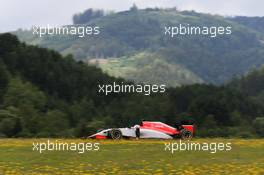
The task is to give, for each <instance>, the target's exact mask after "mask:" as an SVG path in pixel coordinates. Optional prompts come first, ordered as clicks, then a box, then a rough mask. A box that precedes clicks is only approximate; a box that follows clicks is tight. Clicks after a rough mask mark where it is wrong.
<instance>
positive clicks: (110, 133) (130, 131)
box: [89, 121, 194, 139]
mask: <svg viewBox="0 0 264 175" xmlns="http://www.w3.org/2000/svg"><path fill="white" fill-rule="evenodd" d="M193 135H194V124H177V125H176V127H172V126H169V125H167V124H165V123H162V122H151V121H143V122H141V124H140V125H135V126H134V127H130V128H110V129H104V130H101V131H98V132H97V133H96V134H93V135H91V136H89V138H95V139H107V138H109V139H121V138H137V137H138V138H144V139H145V138H155V139H173V138H177V137H181V138H182V139H191V138H192V137H193Z"/></svg>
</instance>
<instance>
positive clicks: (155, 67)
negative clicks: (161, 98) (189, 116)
mask: <svg viewBox="0 0 264 175" xmlns="http://www.w3.org/2000/svg"><path fill="white" fill-rule="evenodd" d="M92 61H93V60H92ZM95 61H96V60H95ZM96 63H98V62H96ZM99 66H100V67H101V68H102V69H103V70H104V71H105V72H107V73H108V74H110V75H112V76H115V77H124V78H125V79H128V80H132V81H134V82H143V83H145V84H156V83H158V84H165V85H167V86H172V87H175V86H180V85H183V84H185V85H188V84H195V83H202V82H203V80H202V79H200V78H199V77H198V76H197V75H195V74H194V73H193V72H191V71H190V70H188V69H187V68H185V67H183V66H182V65H180V64H174V63H168V61H166V60H165V59H162V57H160V56H159V55H157V54H150V53H144V52H143V53H139V54H137V55H134V56H131V57H121V58H116V59H113V58H112V59H107V60H106V61H105V62H100V61H99Z"/></svg>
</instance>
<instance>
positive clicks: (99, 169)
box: [0, 138, 264, 175]
mask: <svg viewBox="0 0 264 175" xmlns="http://www.w3.org/2000/svg"><path fill="white" fill-rule="evenodd" d="M46 141H47V139H0V174H120V175H124V174H184V173H185V174H188V175H190V174H229V175H230V174H247V175H248V174H256V175H257V174H260V175H261V174H264V139H249V140H244V139H221V138H216V139H194V140H192V142H200V143H203V142H207V143H215V142H217V143H220V142H223V143H228V142H230V143H232V150H231V151H228V152H226V151H221V152H220V151H218V152H217V153H215V154H212V153H210V152H209V151H175V152H174V154H171V153H170V152H168V151H164V148H165V145H164V144H165V143H169V142H177V143H179V140H163V141H161V140H139V141H137V140H120V141H112V140H105V141H97V140H80V139H60V140H59V141H60V142H68V143H70V142H74V143H79V142H92V143H94V142H99V143H100V150H99V151H90V152H85V153H84V154H79V153H77V152H76V151H44V152H43V153H41V154H40V153H39V152H36V151H32V148H33V146H32V143H33V142H46ZM50 141H54V142H55V141H56V140H55V139H51V140H50Z"/></svg>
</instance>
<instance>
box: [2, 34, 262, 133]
mask: <svg viewBox="0 0 264 175" xmlns="http://www.w3.org/2000/svg"><path fill="white" fill-rule="evenodd" d="M263 80H264V68H262V69H261V70H255V71H252V72H250V73H249V74H248V75H246V76H244V77H241V78H238V79H235V80H233V81H231V82H230V83H228V84H226V85H222V86H214V85H207V84H196V85H190V86H182V87H178V88H169V89H167V91H166V93H164V94H153V95H150V96H144V95H141V94H112V95H108V96H105V95H103V94H99V93H98V87H97V86H98V84H105V83H112V82H114V81H115V82H121V81H123V82H125V80H122V79H117V78H113V77H110V76H108V75H107V74H104V73H103V72H102V71H101V70H100V69H98V68H96V67H94V66H90V65H87V64H84V63H82V62H77V61H75V60H74V59H73V58H72V56H65V57H63V56H61V55H60V54H59V53H57V52H55V51H52V50H49V49H43V48H39V47H36V46H28V45H26V44H24V43H21V42H19V41H18V39H17V37H16V36H14V35H11V34H1V35H0V137H83V136H87V135H88V134H90V133H92V132H94V131H96V130H97V129H99V128H109V127H126V126H131V125H134V124H137V123H139V122H140V121H141V119H145V120H159V121H163V122H166V123H168V124H171V125H174V123H175V122H176V121H177V120H180V119H192V120H194V121H195V122H196V125H197V135H198V136H206V137H216V136H220V137H230V136H234V137H263V136H264V130H263V128H264V81H263Z"/></svg>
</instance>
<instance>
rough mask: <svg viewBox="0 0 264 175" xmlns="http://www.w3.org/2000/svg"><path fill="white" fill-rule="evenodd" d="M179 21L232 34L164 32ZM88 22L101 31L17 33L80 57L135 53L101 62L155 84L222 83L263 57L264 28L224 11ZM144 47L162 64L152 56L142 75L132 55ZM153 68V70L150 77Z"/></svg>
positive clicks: (131, 14) (149, 13) (133, 13)
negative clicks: (87, 33) (80, 34)
mask: <svg viewBox="0 0 264 175" xmlns="http://www.w3.org/2000/svg"><path fill="white" fill-rule="evenodd" d="M180 23H181V24H189V25H193V26H216V27H217V26H231V27H232V34H231V35H225V36H224V35H222V36H219V37H217V38H211V37H205V36H199V35H192V36H179V37H174V38H170V37H168V36H165V35H164V27H165V26H168V25H170V26H175V25H178V24H180ZM87 25H96V26H99V27H100V28H101V34H100V35H98V36H89V37H85V38H78V37H68V36H67V37H64V36H54V37H44V38H37V37H36V36H33V35H32V33H31V32H30V31H21V30H20V31H17V32H16V34H17V35H18V36H19V38H20V39H21V40H22V41H26V42H27V43H29V44H37V45H40V46H41V47H47V48H52V49H55V50H57V51H59V52H60V53H62V54H64V55H67V54H73V55H74V57H75V58H76V59H77V60H84V61H87V60H90V59H108V58H116V61H120V63H118V64H120V65H124V64H125V63H126V62H127V61H126V60H123V59H127V58H131V59H130V61H129V62H132V61H133V62H135V63H131V64H129V65H125V66H123V67H119V66H117V65H116V64H110V63H112V60H111V61H109V64H107V65H102V66H101V67H102V68H103V69H104V68H105V67H106V70H107V71H109V70H114V73H113V72H112V71H110V74H113V75H122V77H124V78H128V79H131V77H133V79H134V80H136V81H143V82H149V81H150V82H155V83H157V84H159V83H163V82H164V81H163V80H166V83H167V84H168V85H173V86H175V85H180V84H191V83H194V82H195V83H196V82H200V81H201V80H202V81H203V82H206V83H215V84H221V83H223V82H225V81H226V80H229V79H230V78H232V77H233V76H234V75H241V74H244V73H245V72H247V71H249V70H250V69H251V68H252V67H259V66H260V65H262V64H263V63H264V46H263V42H262V41H263V33H261V32H257V31H256V30H254V29H252V28H251V27H248V26H247V25H243V24H240V23H238V22H237V21H234V20H231V19H230V18H225V17H221V16H215V15H210V14H201V13H196V12H194V11H177V10H175V9H145V10H135V9H134V10H130V11H124V12H118V13H114V14H113V13H111V14H108V15H104V16H100V17H97V18H95V19H89V22H88V23H87ZM144 52H146V53H151V55H153V60H156V58H157V57H158V58H159V59H160V62H162V63H163V64H162V65H163V66H162V68H159V69H156V68H155V66H156V64H155V63H153V62H152V60H151V59H150V61H149V63H146V64H144V65H146V66H148V68H147V69H145V67H146V66H143V67H142V68H143V70H140V71H141V73H142V76H137V75H135V76H134V73H133V70H134V69H135V66H134V65H137V64H138V63H137V62H138V61H139V62H140V60H141V59H133V57H136V58H137V57H138V55H140V54H141V53H144ZM142 59H144V60H145V58H142ZM146 59H147V60H148V58H146ZM131 65H133V66H132V67H131ZM99 66H100V65H99ZM111 66H113V67H111ZM140 68H141V67H140ZM124 69H127V70H124ZM176 69H177V71H176ZM131 70H132V73H131ZM150 70H151V72H153V75H155V76H152V77H149V76H150V75H149V71H150ZM178 73H179V74H178ZM135 77H136V78H135ZM183 77H184V78H183ZM161 80H162V81H161Z"/></svg>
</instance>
